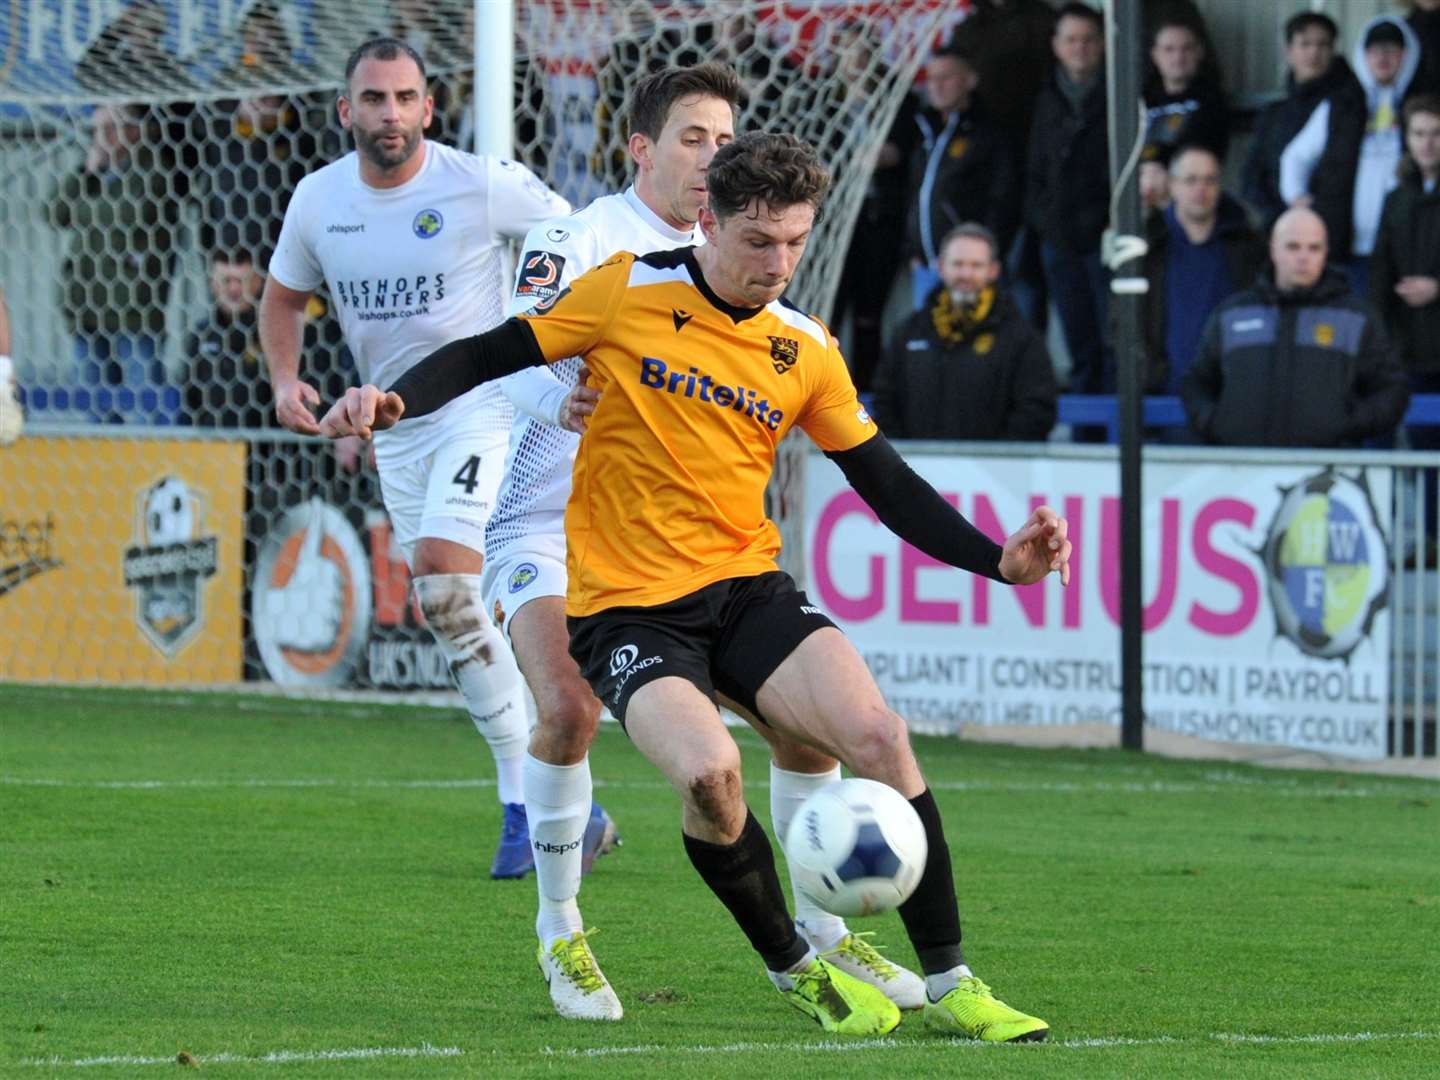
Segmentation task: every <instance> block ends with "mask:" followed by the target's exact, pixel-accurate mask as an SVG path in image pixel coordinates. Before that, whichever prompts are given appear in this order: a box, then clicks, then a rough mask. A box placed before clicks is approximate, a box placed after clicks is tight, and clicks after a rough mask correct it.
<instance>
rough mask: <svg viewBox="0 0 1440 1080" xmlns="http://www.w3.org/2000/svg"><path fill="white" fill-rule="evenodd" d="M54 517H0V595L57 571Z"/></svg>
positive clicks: (57, 559) (59, 564) (58, 560)
mask: <svg viewBox="0 0 1440 1080" xmlns="http://www.w3.org/2000/svg"><path fill="white" fill-rule="evenodd" d="M64 565H65V564H64V563H63V562H61V561H60V557H59V549H58V547H57V546H56V543H55V515H54V514H46V515H45V517H44V519H43V520H42V519H41V518H39V517H35V518H30V519H28V520H24V519H21V518H0V596H4V595H5V594H6V593H8V592H9V591H10V590H12V589H16V588H19V587H20V586H21V585H22V584H23V583H25V582H27V581H29V580H30V579H31V578H33V577H38V576H39V575H41V574H43V573H45V571H47V570H58V569H59V568H60V567H61V566H64Z"/></svg>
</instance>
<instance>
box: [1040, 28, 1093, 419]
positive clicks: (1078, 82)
mask: <svg viewBox="0 0 1440 1080" xmlns="http://www.w3.org/2000/svg"><path fill="white" fill-rule="evenodd" d="M1104 29H1105V27H1104V23H1103V22H1102V21H1101V18H1100V15H1099V13H1098V12H1096V11H1095V9H1094V8H1090V7H1086V6H1085V5H1084V4H1079V3H1075V4H1067V5H1066V6H1065V7H1064V8H1062V9H1061V10H1060V15H1059V19H1058V21H1057V22H1056V24H1055V37H1054V39H1053V46H1054V50H1055V59H1056V61H1057V62H1056V64H1055V70H1054V72H1053V73H1052V74H1051V77H1050V79H1049V80H1048V81H1047V82H1046V83H1045V85H1044V86H1043V87H1042V88H1041V91H1040V97H1039V98H1038V99H1037V101H1036V104H1035V119H1034V126H1033V127H1032V128H1031V132H1030V151H1029V155H1028V160H1029V164H1028V166H1027V177H1026V179H1027V184H1026V191H1025V220H1026V223H1027V224H1028V225H1029V226H1030V227H1031V228H1032V229H1034V230H1035V233H1036V235H1038V236H1039V237H1040V256H1041V261H1042V262H1043V263H1044V267H1045V283H1046V286H1047V288H1048V289H1049V291H1050V296H1051V298H1052V299H1053V300H1054V301H1055V307H1056V310H1057V311H1058V312H1059V314H1060V321H1061V323H1062V325H1063V327H1064V330H1065V345H1066V347H1067V349H1068V350H1069V352H1070V364H1071V367H1070V389H1071V390H1073V391H1074V392H1076V393H1082V394H1085V393H1090V394H1094V393H1099V392H1100V391H1101V390H1102V389H1105V388H1106V386H1107V384H1108V383H1109V382H1110V381H1111V380H1110V379H1109V378H1107V370H1106V369H1107V368H1108V367H1109V365H1108V364H1107V362H1106V353H1107V351H1108V350H1106V348H1105V346H1104V337H1105V329H1106V327H1107V325H1108V316H1107V312H1108V311H1109V286H1108V283H1107V281H1106V275H1105V270H1104V268H1103V267H1102V266H1101V264H1100V234H1101V233H1102V232H1104V231H1105V222H1106V219H1107V218H1108V216H1109V212H1110V161H1109V149H1108V147H1109V142H1108V140H1107V139H1106V136H1105V71H1104V58H1105V35H1104Z"/></svg>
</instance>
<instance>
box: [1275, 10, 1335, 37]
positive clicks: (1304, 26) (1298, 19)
mask: <svg viewBox="0 0 1440 1080" xmlns="http://www.w3.org/2000/svg"><path fill="white" fill-rule="evenodd" d="M1313 27H1319V28H1320V29H1321V30H1324V31H1325V32H1326V33H1327V34H1329V35H1330V43H1331V44H1332V45H1333V44H1334V43H1335V39H1336V38H1338V37H1339V36H1340V27H1338V26H1336V25H1335V20H1334V19H1332V18H1330V16H1329V15H1324V14H1321V13H1320V12H1318V11H1301V12H1298V13H1297V14H1294V15H1291V16H1290V18H1288V19H1287V20H1285V44H1286V45H1289V44H1290V43H1291V42H1292V41H1294V40H1295V38H1296V36H1297V35H1299V34H1303V33H1304V32H1305V31H1306V30H1309V29H1311V28H1313Z"/></svg>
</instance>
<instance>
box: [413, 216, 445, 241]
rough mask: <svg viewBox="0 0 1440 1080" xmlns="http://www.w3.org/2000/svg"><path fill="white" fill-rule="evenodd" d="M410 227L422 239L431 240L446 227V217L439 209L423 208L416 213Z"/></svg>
mask: <svg viewBox="0 0 1440 1080" xmlns="http://www.w3.org/2000/svg"><path fill="white" fill-rule="evenodd" d="M410 227H411V228H412V229H414V230H415V235H416V236H418V237H419V238H420V239H421V240H429V239H430V238H431V237H432V236H438V235H439V234H440V230H441V229H443V228H444V227H445V218H444V216H443V215H442V214H441V213H440V211H439V210H421V211H420V212H419V213H418V214H416V215H415V220H414V221H412V222H411V223H410Z"/></svg>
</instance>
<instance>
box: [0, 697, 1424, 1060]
mask: <svg viewBox="0 0 1440 1080" xmlns="http://www.w3.org/2000/svg"><path fill="white" fill-rule="evenodd" d="M742 746H743V748H744V751H745V758H744V760H745V770H746V774H747V776H748V778H749V780H750V785H749V795H750V799H751V802H752V804H753V805H754V806H755V809H756V812H757V814H759V815H760V816H761V817H762V819H768V813H767V809H768V797H767V794H766V792H765V786H764V777H765V754H764V751H763V748H762V746H761V744H760V743H759V741H758V740H756V739H753V738H751V737H745V736H742ZM916 746H917V752H918V754H919V756H920V758H921V761H922V763H923V765H924V767H925V768H926V770H927V774H928V775H929V776H930V778H931V779H932V781H933V782H935V786H936V792H937V799H938V801H939V804H940V807H941V810H942V812H943V814H944V817H945V821H946V826H947V832H948V835H949V839H950V843H951V848H952V851H953V853H954V856H955V864H956V877H957V882H958V890H959V894H960V897H961V906H962V914H963V916H964V921H965V928H966V939H967V949H968V953H969V959H970V960H971V963H972V964H973V965H974V967H975V968H976V970H977V972H978V973H980V974H981V975H982V977H984V978H986V979H987V981H989V982H991V983H992V984H993V985H994V986H995V987H996V990H997V992H998V993H999V994H1000V995H1001V996H1002V997H1004V998H1005V999H1006V1000H1009V1001H1010V1002H1011V1003H1012V1004H1014V1005H1016V1006H1018V1007H1020V1008H1023V1009H1026V1010H1027V1011H1031V1012H1034V1013H1036V1014H1038V1015H1041V1016H1044V1017H1045V1018H1046V1019H1048V1020H1049V1021H1050V1023H1051V1024H1052V1026H1053V1028H1054V1034H1055V1038H1056V1040H1057V1045H1054V1046H1039V1047H1001V1048H971V1047H956V1046H951V1045H950V1044H948V1043H947V1042H946V1041H945V1040H935V1039H934V1038H932V1037H930V1036H928V1035H927V1034H926V1033H925V1032H924V1031H923V1029H922V1028H921V1026H920V1025H919V1024H918V1023H916V1022H915V1021H914V1020H913V1019H911V1020H909V1021H907V1022H906V1024H904V1025H902V1027H901V1028H900V1030H899V1031H898V1032H897V1033H896V1035H895V1037H894V1045H893V1046H892V1045H886V1046H883V1047H881V1046H875V1047H873V1048H869V1049H860V1048H859V1045H860V1044H857V1049H856V1050H855V1051H854V1052H849V1051H843V1050H831V1049H826V1047H828V1046H830V1045H831V1044H832V1043H833V1041H834V1040H827V1039H826V1038H825V1037H824V1036H823V1034H822V1033H821V1032H820V1031H819V1030H818V1029H815V1028H813V1027H811V1026H810V1025H809V1024H808V1022H807V1021H806V1020H805V1019H804V1018H803V1017H801V1016H800V1015H799V1014H798V1013H795V1012H793V1011H792V1010H790V1009H788V1008H787V1007H786V1006H785V1005H784V1004H783V1002H781V1001H780V999H779V997H778V995H775V994H774V992H773V991H772V990H771V989H770V988H769V986H768V983H767V982H766V981H765V979H764V976H763V974H762V973H761V971H760V968H759V965H758V963H757V962H756V960H755V959H754V957H753V956H752V955H751V954H750V952H749V950H748V949H747V948H746V947H745V945H744V942H743V939H742V938H741V937H740V935H739V933H738V931H737V930H736V929H735V928H734V926H733V924H731V923H730V921H729V919H728V917H727V916H725V914H724V912H723V911H722V910H721V908H720V907H719V905H718V904H717V903H716V902H715V901H714V899H713V898H712V897H710V896H709V894H708V893H707V892H706V891H705V889H704V888H703V886H702V885H701V884H700V882H699V880H698V878H696V876H695V875H694V873H693V871H692V870H691V869H690V867H689V864H688V862H687V861H686V859H685V857H684V853H683V850H682V849H681V846H680V843H679V837H678V835H677V833H678V824H677V823H678V815H677V813H676V802H675V799H674V797H673V796H672V795H670V794H669V793H668V792H667V791H665V790H664V788H663V786H660V785H657V784H656V780H657V779H658V777H657V774H655V773H654V771H653V770H652V769H651V768H650V767H649V766H648V765H647V764H646V763H645V762H644V761H642V760H641V759H640V757H639V755H638V754H637V753H636V752H635V751H634V749H633V748H632V747H630V746H629V745H628V743H627V742H626V740H625V739H624V737H623V735H622V734H620V733H619V732H618V731H617V730H615V729H613V728H607V729H606V730H605V731H604V733H603V734H602V735H601V737H600V739H599V740H598V742H597V744H596V747H595V750H594V753H593V762H592V767H593V770H594V772H595V775H596V777H597V778H598V779H599V780H601V781H602V782H603V781H611V782H612V783H611V784H610V785H609V786H605V787H602V789H601V797H602V800H603V801H604V803H605V805H606V806H607V808H608V809H610V810H611V812H612V813H613V814H614V815H615V816H616V818H617V821H618V822H619V824H620V826H621V829H622V832H623V834H624V836H625V838H626V845H625V847H624V848H623V849H621V851H620V852H619V853H617V854H616V855H615V856H613V857H611V858H608V859H606V860H603V861H602V862H601V864H600V869H599V870H598V871H597V872H596V874H595V875H593V876H592V877H591V878H589V879H587V882H586V885H585V889H584V891H583V892H582V894H581V903H582V910H583V911H584V912H585V914H586V917H587V920H588V922H589V923H591V924H593V925H595V926H598V927H599V928H600V933H599V934H598V935H597V937H596V940H595V947H596V951H597V954H598V955H599V957H600V960H601V963H602V965H603V966H604V968H605V970H606V973H607V974H608V975H609V976H610V978H611V980H612V981H613V982H614V983H615V985H616V988H617V992H619V993H620V995H621V998H622V1000H623V1001H624V1003H625V1006H626V1011H627V1015H626V1019H625V1021H623V1022H622V1023H620V1024H615V1025H600V1026H596V1025H583V1026H582V1025H576V1024H573V1023H568V1022H565V1021H562V1020H560V1019H558V1018H557V1017H555V1016H554V1015H553V1013H552V1012H551V1010H550V1007H549V1002H548V998H547V997H546V995H545V991H544V984H543V982H542V981H541V979H540V978H539V976H538V973H537V972H536V971H535V968H534V961H533V934H532V932H531V926H532V923H533V917H534V912H533V901H534V886H533V882H532V881H525V882H491V881H489V880H488V879H487V878H486V877H485V872H486V868H487V867H488V862H489V856H490V854H491V851H492V849H493V843H494V837H495V832H496V828H497V824H498V817H499V813H498V807H497V805H496V802H495V796H494V791H493V788H490V787H486V786H471V785H472V783H473V782H474V781H476V780H486V779H489V778H490V777H492V776H493V767H492V765H491V763H490V760H489V754H488V751H487V750H486V747H485V745H484V742H483V740H481V739H480V738H479V737H478V736H477V735H476V734H475V732H474V730H473V728H472V727H471V726H470V724H469V722H468V720H465V719H464V718H463V717H461V716H460V715H459V714H458V712H457V713H447V712H443V711H438V712H437V711H436V710H432V709H406V708H403V707H384V706H364V707H355V706H349V705H335V704H321V703H304V702H302V703H296V702H288V701H281V700H274V699H263V698H254V697H249V696H246V697H243V698H237V697H225V696H214V697H211V696H206V695H200V694H187V695H183V696H182V697H180V698H171V697H167V696H165V695H159V694H155V693H147V692H123V691H115V690H105V691H96V692H93V693H92V692H85V691H75V690H69V689H67V690H64V691H60V692H54V691H47V690H42V689H35V688H27V687H11V686H0V773H3V774H4V776H5V777H6V778H8V779H9V780H10V781H11V782H9V783H0V845H3V851H0V956H3V957H4V962H3V965H0V966H3V968H4V969H5V975H4V983H5V991H4V993H3V994H0V1073H5V1074H10V1073H14V1072H16V1071H17V1070H20V1071H23V1073H24V1074H29V1075H36V1074H37V1073H43V1072H44V1071H45V1070H44V1069H42V1068H38V1067H36V1066H25V1065H23V1064H22V1062H26V1061H37V1060H46V1061H53V1062H56V1063H57V1064H55V1065H54V1066H52V1067H53V1068H56V1069H59V1068H61V1066H60V1065H59V1064H58V1062H61V1061H67V1062H68V1061H77V1060H82V1059H87V1058H97V1057H104V1056H116V1057H132V1058H149V1057H153V1058H157V1059H170V1060H173V1059H174V1057H175V1055H176V1054H177V1053H178V1052H180V1051H181V1050H185V1051H187V1052H188V1053H190V1054H192V1055H194V1057H195V1058H196V1059H198V1060H199V1062H200V1063H201V1064H202V1066H203V1065H206V1064H208V1065H210V1066H213V1068H216V1069H220V1070H221V1071H223V1072H224V1073H225V1074H226V1075H243V1074H248V1073H251V1072H254V1073H256V1074H263V1075H276V1074H277V1073H279V1072H283V1073H284V1075H286V1076H301V1075H306V1076H308V1075H312V1074H313V1075H317V1076H318V1075H322V1074H323V1075H326V1076H334V1075H336V1074H337V1072H340V1071H344V1072H345V1073H346V1074H347V1075H352V1076H360V1075H364V1076H367V1077H368V1076H425V1077H430V1076H452V1075H453V1076H461V1075H476V1074H478V1073H481V1072H484V1073H487V1074H492V1075H502V1076H512V1075H514V1076H529V1075H536V1076H539V1075H550V1076H553V1075H566V1074H571V1073H574V1072H575V1071H577V1062H576V1059H575V1058H573V1057H570V1056H569V1055H570V1054H571V1052H572V1051H581V1052H583V1051H588V1050H596V1051H604V1050H606V1049H611V1050H615V1051H623V1050H625V1049H626V1048H633V1047H645V1048H646V1051H645V1052H644V1053H623V1052H618V1053H610V1054H608V1055H605V1054H602V1055H598V1056H594V1057H588V1058H586V1059H585V1060H584V1061H583V1066H582V1067H583V1072H584V1075H586V1076H587V1077H590V1076H596V1077H610V1076H629V1075H645V1074H649V1075H653V1074H654V1072H655V1070H656V1069H657V1068H665V1067H667V1066H672V1067H675V1068H683V1069H684V1070H685V1075H686V1076H687V1077H689V1076H706V1075H715V1076H722V1075H725V1076H733V1075H734V1067H735V1063H736V1062H737V1061H740V1062H743V1063H744V1065H745V1066H746V1068H747V1069H753V1070H755V1071H757V1072H758V1071H760V1070H767V1071H768V1070H772V1069H775V1068H783V1067H787V1066H788V1067H795V1068H807V1067H809V1068H814V1067H817V1066H818V1067H821V1068H823V1069H824V1070H825V1073H826V1075H827V1077H828V1076H850V1075H854V1076H861V1075H864V1076H871V1075H875V1074H876V1073H877V1071H878V1072H881V1073H883V1074H885V1075H910V1074H914V1073H918V1072H920V1071H922V1070H924V1071H926V1072H929V1073H939V1074H941V1075H943V1074H944V1073H945V1071H946V1063H947V1061H949V1060H950V1059H952V1058H953V1059H954V1062H955V1068H956V1070H957V1071H958V1070H960V1069H962V1068H963V1070H964V1071H965V1074H966V1075H967V1076H992V1075H993V1076H1005V1075H1019V1074H1021V1073H1027V1074H1029V1073H1033V1072H1034V1071H1035V1070H1036V1069H1037V1068H1039V1069H1040V1071H1042V1072H1050V1071H1051V1070H1052V1069H1053V1070H1054V1071H1055V1073H1056V1074H1066V1073H1070V1074H1072V1075H1073V1072H1072V1070H1074V1069H1075V1068H1077V1067H1083V1070H1084V1073H1085V1075H1087V1076H1146V1075H1154V1076H1173V1075H1177V1074H1181V1073H1186V1074H1191V1075H1201V1074H1216V1073H1218V1072H1220V1071H1222V1070H1223V1072H1224V1073H1225V1074H1226V1075H1227V1076H1250V1075H1253V1076H1327V1075H1328V1076H1337V1077H1339V1076H1355V1075H1366V1076H1417V1075H1423V1074H1425V1073H1427V1072H1432V1071H1434V1066H1435V1062H1436V1060H1437V1056H1440V1054H1437V1044H1436V1041H1435V1040H1434V1038H1433V1037H1430V1038H1410V1039H1402V1038H1384V1039H1370V1040H1356V1041H1348V1042H1337V1041H1320V1039H1319V1038H1318V1037H1321V1036H1325V1037H1329V1036H1337V1035H1354V1034H1358V1033H1367V1032H1368V1033H1373V1034H1376V1035H1381V1036H1394V1035H1402V1034H1406V1033H1418V1034H1420V1035H1425V1034H1426V1033H1430V1034H1431V1035H1433V1029H1434V1028H1435V1027H1436V1025H1435V1024H1434V1023H1433V1019H1434V1018H1435V1017H1436V1016H1440V989H1437V987H1440V960H1437V950H1436V949H1434V948H1433V945H1432V943H1433V942H1434V941H1435V940H1437V932H1440V855H1437V854H1436V851H1437V848H1436V845H1437V840H1436V837H1437V828H1436V825H1437V813H1440V809H1437V807H1440V785H1436V784H1434V783H1429V782H1425V781H1408V780H1394V779H1385V780H1375V779H1372V778H1357V777H1354V776H1343V775H1332V774H1324V773H1285V772H1276V771H1269V770H1260V769H1248V768H1244V767H1237V766H1232V765H1226V766H1216V765H1213V764H1205V763H1195V762H1174V761H1166V760H1160V759H1151V758H1146V757H1143V756H1142V757H1137V756H1133V755H1126V754H1122V753H1120V752H1118V751H1116V752H1110V751H1035V750H1021V749H1014V748H1007V747H997V746H982V745H971V744H960V743H958V742H955V741H953V740H939V739H917V740H916ZM273 780H283V781H287V782H292V781H293V782H296V783H297V784H299V785H300V786H282V787H259V786H247V785H250V784H252V783H254V782H258V781H273ZM41 781H61V782H64V783H66V784H96V783H104V782H132V781H156V782H165V783H173V784H176V785H178V786H170V787H155V788H123V787H116V788H105V787H93V786H76V787H68V786H51V785H49V784H48V783H47V784H42V783H39V782H41ZM437 783H441V784H446V785H450V784H453V785H455V786H435V784H437ZM1361 793H1363V794H1361ZM1297 795H1298V796H1301V797H1298V798H1297ZM1357 795H1359V797H1357ZM871 924H873V928H875V929H877V930H879V931H880V934H881V937H882V939H883V940H884V941H885V942H887V943H889V944H890V947H891V954H892V955H894V956H895V957H896V959H898V960H901V961H902V962H903V961H907V960H909V959H911V954H910V950H909V947H908V945H906V944H905V942H904V938H903V934H902V933H901V930H900V925H899V920H898V919H897V918H896V917H894V916H888V917H883V918H881V919H878V920H871V921H869V923H867V925H866V927H865V928H867V929H868V928H871ZM1217 1033H1226V1034H1229V1035H1239V1036H1247V1037H1253V1038H1250V1039H1248V1040H1235V1039H1231V1040H1223V1039H1219V1038H1216V1035H1217ZM1298 1036H1315V1037H1317V1038H1314V1039H1309V1040H1308V1041H1306V1040H1301V1039H1298V1038H1297V1037H1298ZM1267 1038H1270V1039H1273V1040H1274V1041H1263V1040H1264V1039H1267ZM1087 1039H1092V1040H1095V1041H1096V1043H1097V1044H1098V1045H1094V1046H1091V1047H1085V1048H1083V1050H1082V1049H1080V1048H1077V1047H1076V1045H1074V1044H1076V1043H1079V1042H1081V1041H1082V1040H1087ZM1124 1040H1131V1042H1124ZM1162 1040H1163V1041H1162ZM425 1044H428V1045H432V1046H435V1047H447V1048H450V1047H453V1048H457V1049H459V1050H462V1051H463V1054H460V1055H457V1056H454V1057H390V1058H374V1059H365V1058H352V1059H339V1060H329V1061H323V1060H312V1059H311V1058H309V1057H307V1056H306V1055H318V1054H320V1053H322V1052H325V1051H329V1050H333V1049H335V1048H361V1049H363V1048H367V1047H400V1048H404V1047H417V1046H421V1045H425ZM740 1044H743V1045H744V1046H745V1047H746V1049H745V1050H744V1051H743V1053H742V1052H741V1051H739V1050H731V1051H729V1052H725V1053H721V1052H717V1053H713V1054H711V1053H697V1052H696V1048H704V1047H716V1048H725V1047H736V1046H737V1045H740ZM770 1047H773V1049H770ZM972 1049H973V1050H974V1051H975V1052H967V1051H968V1050H972ZM207 1055H209V1060H208V1061H207ZM220 1055H226V1057H220ZM266 1055H271V1056H272V1057H275V1056H276V1055H280V1057H279V1059H277V1060H271V1061H268V1062H267V1061H264V1060H261V1059H264V1058H265V1056H266ZM284 1055H290V1057H288V1058H286V1057H285V1056H284ZM956 1055H961V1056H959V1057H956ZM1077 1055H1080V1056H1077ZM232 1059H233V1060H232ZM1046 1063H1049V1067H1048V1068H1047V1067H1046ZM1081 1063H1083V1065H1082V1064H1081ZM126 1068H127V1067H126V1066H123V1065H119V1064H117V1065H113V1066H105V1065H96V1066H93V1067H92V1069H98V1070H100V1071H102V1072H107V1071H108V1072H109V1073H110V1074H115V1075H118V1074H120V1073H123V1072H124V1071H125V1069H126Z"/></svg>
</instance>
